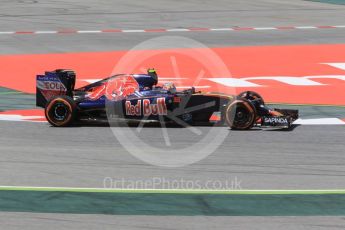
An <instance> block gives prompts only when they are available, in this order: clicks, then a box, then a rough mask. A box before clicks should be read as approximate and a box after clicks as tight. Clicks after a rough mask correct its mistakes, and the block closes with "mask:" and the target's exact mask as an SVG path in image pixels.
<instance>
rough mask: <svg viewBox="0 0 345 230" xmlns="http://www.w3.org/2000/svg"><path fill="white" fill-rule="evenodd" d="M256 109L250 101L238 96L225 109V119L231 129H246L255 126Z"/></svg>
mask: <svg viewBox="0 0 345 230" xmlns="http://www.w3.org/2000/svg"><path fill="white" fill-rule="evenodd" d="M256 116H257V115H256V110H255V107H254V106H253V105H252V103H251V102H250V101H248V100H247V99H244V98H237V99H235V100H234V101H232V102H231V103H230V104H229V105H228V107H227V108H226V110H225V121H226V123H227V124H228V126H229V127H230V128H231V129H235V130H246V129H250V128H252V127H253V125H254V122H255V120H256Z"/></svg>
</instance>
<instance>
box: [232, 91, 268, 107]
mask: <svg viewBox="0 0 345 230" xmlns="http://www.w3.org/2000/svg"><path fill="white" fill-rule="evenodd" d="M238 97H241V98H245V99H247V100H249V101H253V100H255V101H259V102H260V104H262V105H264V104H265V101H264V99H263V98H262V97H261V95H260V94H258V93H257V92H254V91H244V92H242V93H240V94H239V95H238Z"/></svg>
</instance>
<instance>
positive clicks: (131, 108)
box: [125, 97, 168, 116]
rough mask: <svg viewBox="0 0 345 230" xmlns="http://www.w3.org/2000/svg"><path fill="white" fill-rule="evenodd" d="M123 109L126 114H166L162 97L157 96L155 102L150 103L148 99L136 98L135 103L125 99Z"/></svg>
mask: <svg viewBox="0 0 345 230" xmlns="http://www.w3.org/2000/svg"><path fill="white" fill-rule="evenodd" d="M141 108H142V109H141ZM125 109H126V115H129V116H141V115H144V116H150V115H167V114H168V110H167V107H166V104H165V98H164V97H162V98H157V103H156V104H151V101H150V100H149V99H144V100H138V101H137V104H136V105H132V103H131V102H130V101H126V103H125Z"/></svg>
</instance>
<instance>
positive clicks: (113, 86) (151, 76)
mask: <svg viewBox="0 0 345 230" xmlns="http://www.w3.org/2000/svg"><path fill="white" fill-rule="evenodd" d="M75 81H76V74H75V72H74V71H72V70H63V69H58V70H55V71H50V72H45V74H44V75H37V77H36V91H37V92H36V105H37V106H39V107H43V108H45V116H46V118H47V120H48V122H49V123H50V124H51V125H53V126H57V127H60V126H70V125H72V124H75V123H76V122H86V121H109V119H117V120H121V119H122V120H125V121H137V122H138V121H139V122H140V121H158V122H164V123H166V122H172V123H175V124H178V125H182V126H187V125H197V124H200V123H205V122H206V123H210V122H213V121H211V119H210V118H211V117H212V116H213V115H217V114H218V117H219V119H218V121H217V123H219V124H227V125H228V126H229V127H230V128H231V129H237V130H245V129H250V128H252V127H253V126H259V127H275V128H283V129H288V128H290V127H291V124H292V122H293V121H294V120H296V119H297V118H298V111H297V110H287V109H270V108H268V107H267V106H266V105H265V102H264V100H263V98H262V97H261V96H260V95H259V94H257V93H255V92H252V91H245V92H243V93H241V94H239V95H237V96H235V95H226V94H222V93H209V92H207V93H203V92H197V91H196V90H195V88H194V87H191V88H190V89H187V90H183V91H177V90H176V87H175V86H174V84H172V83H165V84H163V85H162V86H157V83H158V75H157V73H156V71H155V70H154V69H149V70H148V73H147V74H130V75H129V74H118V75H114V76H111V77H109V78H105V79H103V80H100V81H98V82H95V83H92V84H89V85H86V86H84V87H82V88H79V89H74V86H75Z"/></svg>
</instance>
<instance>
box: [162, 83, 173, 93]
mask: <svg viewBox="0 0 345 230" xmlns="http://www.w3.org/2000/svg"><path fill="white" fill-rule="evenodd" d="M162 88H163V90H166V91H168V92H170V93H176V86H175V85H174V83H172V82H167V83H164V84H163V86H162Z"/></svg>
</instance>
